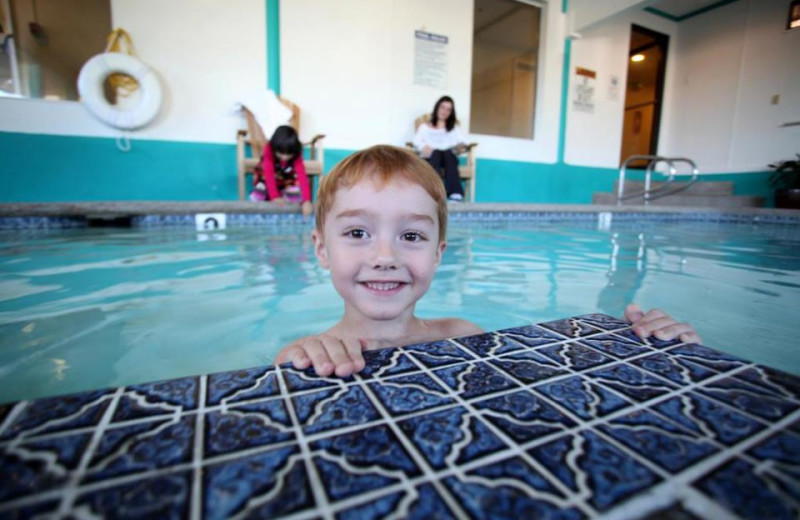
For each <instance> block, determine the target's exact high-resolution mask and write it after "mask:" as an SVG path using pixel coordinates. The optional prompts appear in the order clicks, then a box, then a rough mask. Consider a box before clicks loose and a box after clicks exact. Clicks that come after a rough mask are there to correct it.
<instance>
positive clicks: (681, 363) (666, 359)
mask: <svg viewBox="0 0 800 520" xmlns="http://www.w3.org/2000/svg"><path fill="white" fill-rule="evenodd" d="M631 364H633V365H636V366H637V367H639V368H642V369H644V370H647V371H648V372H650V373H653V374H658V375H660V376H661V377H666V378H667V379H669V380H670V381H673V382H675V383H678V384H683V385H688V384H691V383H697V382H700V381H703V380H705V379H708V378H709V377H711V376H714V375H717V372H714V371H713V370H711V369H709V368H706V367H704V366H703V365H698V364H696V363H693V362H691V361H689V360H687V359H685V358H682V357H676V356H670V355H667V354H665V353H663V352H659V353H657V354H652V355H650V356H645V357H642V358H639V359H634V360H632V361H631Z"/></svg>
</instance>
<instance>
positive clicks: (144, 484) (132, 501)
mask: <svg viewBox="0 0 800 520" xmlns="http://www.w3.org/2000/svg"><path fill="white" fill-rule="evenodd" d="M191 490H192V484H191V473H190V472H188V471H186V472H179V473H170V474H167V475H159V476H154V477H150V478H146V479H141V480H135V481H133V482H131V483H128V484H123V485H118V486H113V487H108V488H101V489H98V490H95V491H90V492H86V493H81V494H79V495H78V497H77V498H76V499H75V504H74V507H75V509H83V510H84V511H85V514H86V515H87V516H83V515H81V516H82V517H90V518H164V519H172V518H174V519H176V520H177V519H179V518H188V516H189V504H190V503H191V492H192V491H191ZM89 515H92V516H89Z"/></svg>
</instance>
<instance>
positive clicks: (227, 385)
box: [206, 367, 279, 406]
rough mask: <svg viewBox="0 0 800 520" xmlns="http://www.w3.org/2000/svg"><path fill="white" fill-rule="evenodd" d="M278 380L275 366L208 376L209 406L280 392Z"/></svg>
mask: <svg viewBox="0 0 800 520" xmlns="http://www.w3.org/2000/svg"><path fill="white" fill-rule="evenodd" d="M278 391H279V389H278V380H277V376H276V374H275V369H274V368H273V367H261V368H249V369H245V370H235V371H232V372H222V373H219V374H211V375H209V376H208V389H207V391H206V392H207V394H208V396H207V400H206V402H207V403H208V405H209V406H214V405H217V404H220V403H221V402H223V401H225V402H229V403H235V402H238V401H243V400H246V399H256V398H259V397H272V396H274V395H277V394H278Z"/></svg>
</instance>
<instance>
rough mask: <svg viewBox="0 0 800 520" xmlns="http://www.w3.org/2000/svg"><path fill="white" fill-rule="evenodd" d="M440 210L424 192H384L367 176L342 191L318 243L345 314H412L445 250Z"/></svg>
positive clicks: (390, 188) (400, 184)
mask: <svg viewBox="0 0 800 520" xmlns="http://www.w3.org/2000/svg"><path fill="white" fill-rule="evenodd" d="M436 210H437V207H436V202H435V201H434V200H433V198H432V197H431V196H430V195H428V193H427V192H426V191H425V190H424V189H423V188H422V187H421V186H418V185H416V184H412V183H409V182H406V181H402V180H401V181H392V182H390V183H388V184H386V185H385V186H383V187H382V188H380V189H379V187H378V186H377V185H376V184H375V182H374V181H373V180H372V179H370V178H365V179H364V180H362V181H361V182H359V183H357V184H356V185H354V186H351V187H349V188H340V189H339V190H338V191H336V193H335V195H334V203H333V205H332V207H331V209H330V211H329V212H328V215H327V217H326V219H325V224H324V229H323V230H322V233H320V231H319V230H314V232H313V234H312V237H313V240H314V250H315V252H316V255H317V258H318V259H319V262H320V264H321V265H322V266H323V267H324V268H326V269H330V271H331V279H332V281H333V285H334V287H335V288H336V291H337V292H338V293H339V294H340V295H341V297H342V298H343V299H344V301H345V306H346V312H348V313H356V314H357V316H353V317H357V318H367V319H369V320H378V321H381V320H394V319H397V318H407V317H410V316H411V315H413V312H414V305H415V304H416V302H417V300H419V299H420V298H421V297H422V296H423V295H424V294H425V292H426V291H427V290H428V287H430V284H431V280H432V279H433V275H434V273H435V272H436V268H437V267H438V266H439V262H440V261H441V259H442V253H443V252H444V249H445V247H446V245H445V243H444V241H440V237H439V221H438V216H437V211H436Z"/></svg>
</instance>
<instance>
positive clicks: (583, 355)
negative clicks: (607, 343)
mask: <svg viewBox="0 0 800 520" xmlns="http://www.w3.org/2000/svg"><path fill="white" fill-rule="evenodd" d="M536 352H538V353H540V354H542V355H544V356H547V357H548V358H550V359H552V360H553V361H555V362H556V363H559V364H560V365H562V366H564V367H566V368H569V369H572V370H585V369H587V368H594V367H596V366H599V365H605V364H606V363H610V362H612V361H614V358H612V357H610V356H607V355H605V354H603V353H601V352H598V351H597V350H594V349H592V348H589V347H587V346H586V345H582V344H580V343H562V344H560V345H552V346H549V347H542V348H539V349H536Z"/></svg>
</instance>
